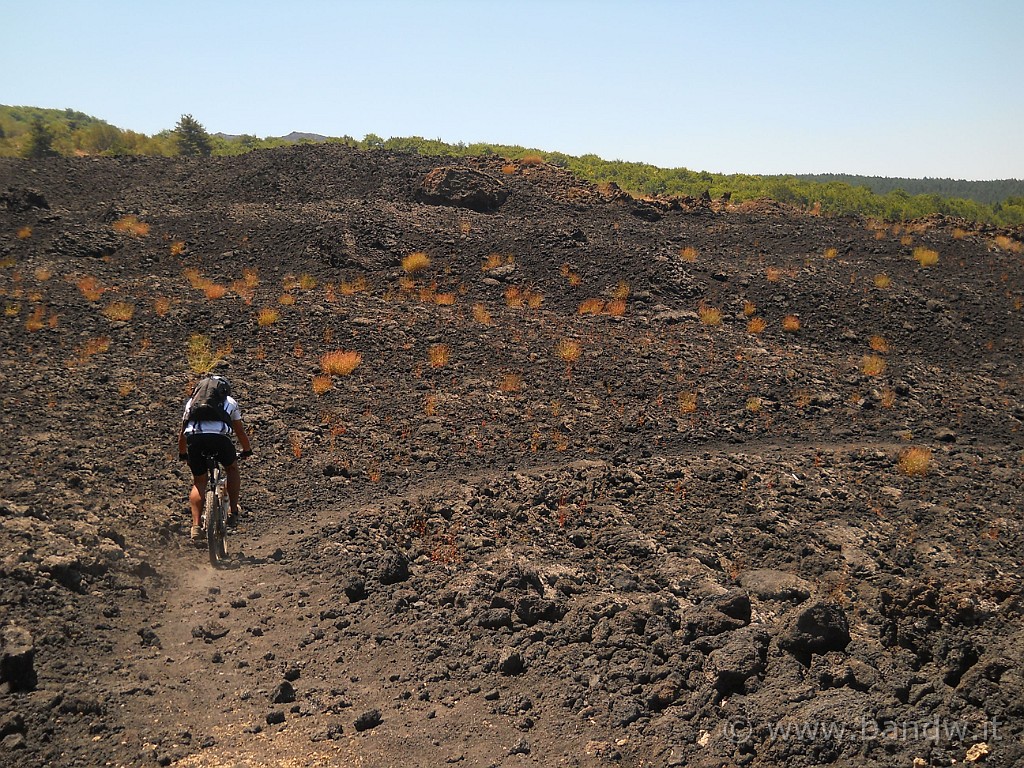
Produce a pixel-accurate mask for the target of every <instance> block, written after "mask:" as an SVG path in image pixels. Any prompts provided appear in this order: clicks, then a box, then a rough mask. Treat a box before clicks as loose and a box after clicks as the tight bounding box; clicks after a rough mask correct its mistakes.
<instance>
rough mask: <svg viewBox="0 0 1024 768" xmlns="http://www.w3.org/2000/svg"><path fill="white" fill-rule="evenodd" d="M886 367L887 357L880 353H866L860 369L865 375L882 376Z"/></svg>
mask: <svg viewBox="0 0 1024 768" xmlns="http://www.w3.org/2000/svg"><path fill="white" fill-rule="evenodd" d="M885 368H886V364H885V358H883V357H879V356H878V355H864V357H862V358H861V360H860V370H861V372H862V373H863V374H864V375H865V376H881V375H882V374H883V373H885Z"/></svg>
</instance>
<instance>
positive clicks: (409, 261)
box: [402, 251, 430, 275]
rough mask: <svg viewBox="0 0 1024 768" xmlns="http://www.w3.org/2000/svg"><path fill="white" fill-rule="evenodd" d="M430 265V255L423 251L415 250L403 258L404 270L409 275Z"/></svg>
mask: <svg viewBox="0 0 1024 768" xmlns="http://www.w3.org/2000/svg"><path fill="white" fill-rule="evenodd" d="M429 267H430V257H429V256H427V254H425V253H423V251H415V252H413V253H410V254H409V255H408V256H406V257H405V258H404V259H402V271H404V272H405V274H407V275H415V274H418V273H420V272H423V271H424V270H426V269H428V268H429Z"/></svg>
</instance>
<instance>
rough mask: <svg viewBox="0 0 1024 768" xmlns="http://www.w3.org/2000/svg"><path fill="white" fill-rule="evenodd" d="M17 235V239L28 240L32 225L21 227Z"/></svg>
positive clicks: (30, 235)
mask: <svg viewBox="0 0 1024 768" xmlns="http://www.w3.org/2000/svg"><path fill="white" fill-rule="evenodd" d="M17 236H18V239H19V240H28V239H29V238H30V237H32V227H21V228H20V229H19V230H18V232H17Z"/></svg>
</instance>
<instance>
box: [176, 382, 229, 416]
mask: <svg viewBox="0 0 1024 768" xmlns="http://www.w3.org/2000/svg"><path fill="white" fill-rule="evenodd" d="M230 391H231V387H230V385H229V384H228V383H227V382H226V381H224V379H221V378H217V377H214V376H208V377H207V378H205V379H202V380H201V381H200V382H199V383H198V384H196V388H195V390H194V391H193V392H192V402H191V404H190V405H189V409H188V415H187V416H186V417H185V423H186V424H187V423H189V422H193V421H223V422H224V423H225V424H231V417H230V416H229V415H228V411H227V408H226V405H227V398H228V392H230Z"/></svg>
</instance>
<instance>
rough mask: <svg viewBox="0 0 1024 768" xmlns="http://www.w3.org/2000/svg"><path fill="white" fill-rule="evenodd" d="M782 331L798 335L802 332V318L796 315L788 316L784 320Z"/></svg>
mask: <svg viewBox="0 0 1024 768" xmlns="http://www.w3.org/2000/svg"><path fill="white" fill-rule="evenodd" d="M782 330H784V331H785V332H786V333H796V332H797V331H799V330H800V318H799V317H797V316H796V315H786V316H785V317H784V318H782Z"/></svg>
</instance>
